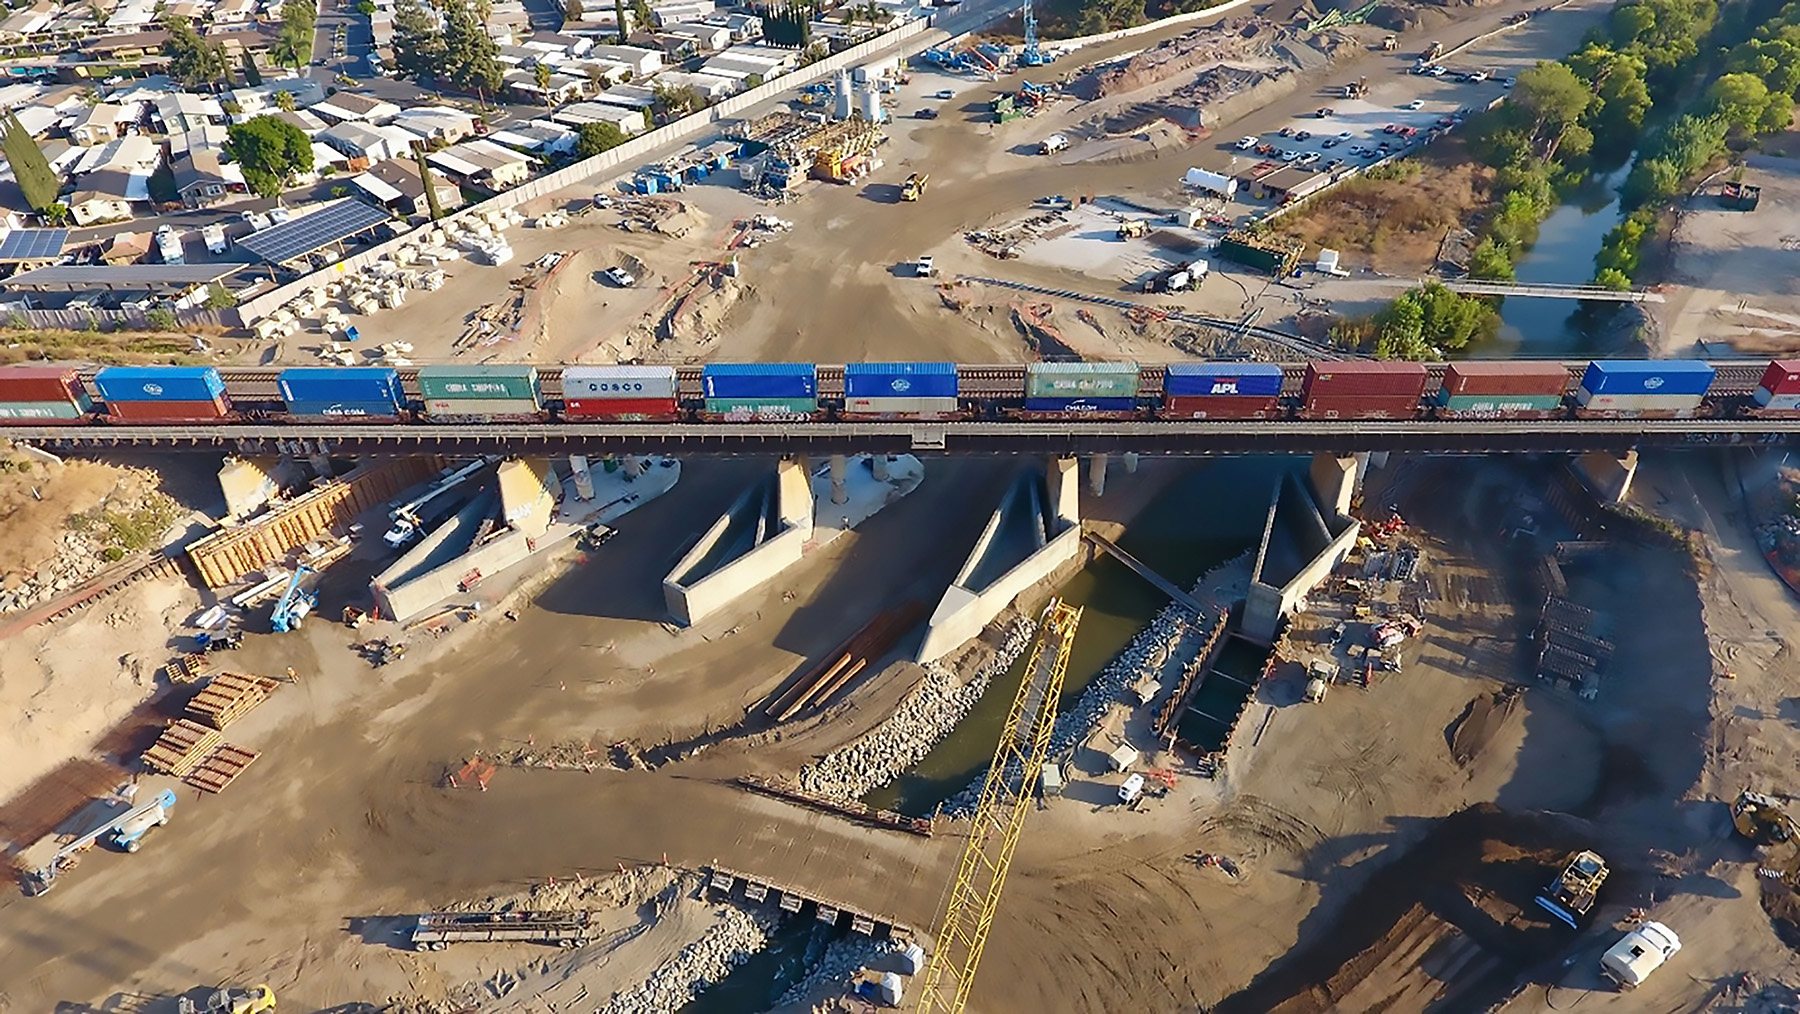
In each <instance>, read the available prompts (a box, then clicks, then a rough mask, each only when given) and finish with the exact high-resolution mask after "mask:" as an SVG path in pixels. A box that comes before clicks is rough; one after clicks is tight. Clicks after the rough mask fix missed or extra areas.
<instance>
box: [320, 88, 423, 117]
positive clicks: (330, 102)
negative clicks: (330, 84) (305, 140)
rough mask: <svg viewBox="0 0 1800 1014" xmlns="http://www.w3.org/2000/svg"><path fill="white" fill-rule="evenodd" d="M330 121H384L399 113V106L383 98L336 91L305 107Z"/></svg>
mask: <svg viewBox="0 0 1800 1014" xmlns="http://www.w3.org/2000/svg"><path fill="white" fill-rule="evenodd" d="M306 108H307V109H308V110H310V111H312V112H313V113H315V114H316V115H318V116H319V117H320V118H321V119H324V120H326V121H327V122H330V123H351V122H357V123H386V122H388V121H389V120H392V119H393V118H394V117H396V116H399V115H400V107H399V106H397V105H395V104H394V103H392V102H388V101H387V100H385V99H377V98H371V97H369V96H367V95H356V94H353V93H351V92H338V93H337V94H336V95H332V96H330V97H329V98H325V99H322V100H320V101H318V102H314V103H312V104H311V105H309V106H307V107H306Z"/></svg>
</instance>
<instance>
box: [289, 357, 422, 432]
mask: <svg viewBox="0 0 1800 1014" xmlns="http://www.w3.org/2000/svg"><path fill="white" fill-rule="evenodd" d="M276 387H277V388H278V389H279V390H280V392H281V400H282V401H284V402H286V403H287V410H288V413H289V414H290V415H294V416H298V417H301V418H321V419H394V418H398V417H399V416H400V414H401V405H402V401H401V399H402V395H401V391H400V371H399V370H396V369H393V368H392V367H387V366H296V367H293V368H292V369H286V370H282V371H281V373H280V374H279V375H278V376H277V378H276Z"/></svg>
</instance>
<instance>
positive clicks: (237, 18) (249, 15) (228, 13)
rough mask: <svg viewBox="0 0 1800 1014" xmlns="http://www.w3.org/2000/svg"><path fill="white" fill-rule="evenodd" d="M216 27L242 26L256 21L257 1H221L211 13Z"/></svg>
mask: <svg viewBox="0 0 1800 1014" xmlns="http://www.w3.org/2000/svg"><path fill="white" fill-rule="evenodd" d="M211 18H212V23H213V24H215V25H241V24H246V23H248V22H250V21H254V20H255V19H256V0H219V2H218V3H217V4H216V5H214V7H213V9H212V11H211Z"/></svg>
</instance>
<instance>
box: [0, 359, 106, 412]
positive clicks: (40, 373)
mask: <svg viewBox="0 0 1800 1014" xmlns="http://www.w3.org/2000/svg"><path fill="white" fill-rule="evenodd" d="M93 411H94V403H93V401H92V400H90V399H89V398H88V394H87V391H85V390H84V389H83V388H82V386H81V381H80V379H79V378H78V377H77V375H76V371H75V369H74V368H73V367H68V366H11V367H7V368H6V369H0V421H18V422H74V421H77V420H80V419H85V418H87V416H88V415H89V414H90V413H92V412H93Z"/></svg>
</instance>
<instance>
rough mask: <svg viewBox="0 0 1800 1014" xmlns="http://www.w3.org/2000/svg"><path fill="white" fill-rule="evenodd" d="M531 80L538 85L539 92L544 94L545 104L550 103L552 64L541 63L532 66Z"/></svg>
mask: <svg viewBox="0 0 1800 1014" xmlns="http://www.w3.org/2000/svg"><path fill="white" fill-rule="evenodd" d="M531 80H533V81H535V82H536V83H537V86H538V92H539V93H540V94H542V95H543V96H544V105H546V106H547V105H549V104H550V65H549V64H547V63H540V64H538V65H537V66H535V67H533V68H531Z"/></svg>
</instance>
